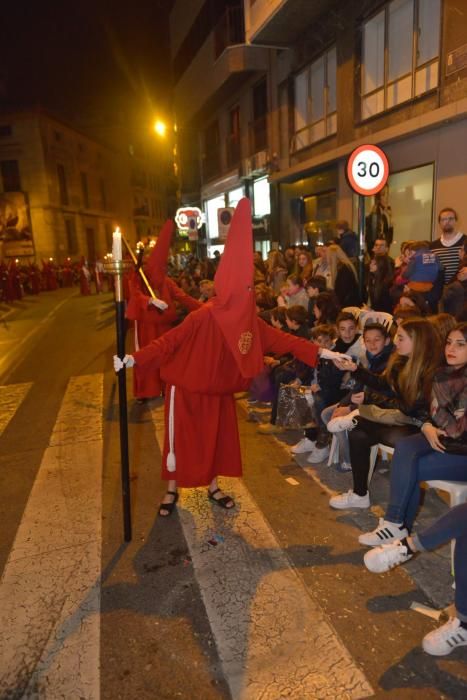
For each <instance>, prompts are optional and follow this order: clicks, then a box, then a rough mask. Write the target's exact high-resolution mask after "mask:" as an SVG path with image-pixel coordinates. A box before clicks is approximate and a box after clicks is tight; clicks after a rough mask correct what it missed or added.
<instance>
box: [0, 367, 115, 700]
mask: <svg viewBox="0 0 467 700" xmlns="http://www.w3.org/2000/svg"><path fill="white" fill-rule="evenodd" d="M102 410H103V375H102V374H94V375H87V376H81V377H72V378H71V379H70V382H69V384H68V388H67V391H66V393H65V396H64V399H63V402H62V405H61V408H60V412H59V415H58V417H57V421H56V424H55V428H54V430H53V433H52V436H51V440H50V445H49V447H48V448H47V449H46V451H45V453H44V456H43V459H42V462H41V466H40V469H39V472H38V475H37V477H36V481H35V483H34V486H33V488H32V490H31V493H30V496H29V500H28V503H27V505H26V509H25V511H24V515H23V518H22V520H21V523H20V526H19V528H18V532H17V535H16V539H15V542H14V544H13V547H12V550H11V552H10V556H9V558H8V562H7V564H6V567H5V570H4V573H3V576H2V579H1V582H0V630H1V634H0V660H1V661H0V696H1V697H10V696H11V697H18V698H20V697H34V698H36V697H37V698H39V697H40V698H42V697H44V698H50V699H51V700H52V698H53V699H54V700H55V698H66V700H79V699H86V700H98V698H99V693H100V688H99V644H100V626H99V612H100V566H101V509H102V506H101V503H102V497H101V496H102V452H103V450H102V446H103V442H102ZM11 693H13V694H11ZM10 694H11V695H10Z"/></svg>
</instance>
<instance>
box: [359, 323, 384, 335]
mask: <svg viewBox="0 0 467 700" xmlns="http://www.w3.org/2000/svg"><path fill="white" fill-rule="evenodd" d="M367 331H379V332H380V333H381V335H382V336H384V338H389V331H388V329H387V328H386V326H383V324H382V323H375V322H374V321H368V323H365V326H364V328H363V337H365V333H366V332H367Z"/></svg>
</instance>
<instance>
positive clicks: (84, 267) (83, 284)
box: [79, 257, 91, 297]
mask: <svg viewBox="0 0 467 700" xmlns="http://www.w3.org/2000/svg"><path fill="white" fill-rule="evenodd" d="M79 290H80V292H81V295H82V296H85V297H87V296H89V295H90V294H91V272H90V270H89V267H88V263H87V260H85V259H84V257H82V258H81V264H80V267H79Z"/></svg>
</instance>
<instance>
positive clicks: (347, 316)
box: [336, 311, 358, 327]
mask: <svg viewBox="0 0 467 700" xmlns="http://www.w3.org/2000/svg"><path fill="white" fill-rule="evenodd" d="M342 321H352V323H353V324H354V325H355V327H357V326H358V321H357V319H356V318H355V316H354V315H353V314H351V313H350V311H341V312H340V313H339V315H338V316H337V319H336V325H337V326H338V325H339V323H342Z"/></svg>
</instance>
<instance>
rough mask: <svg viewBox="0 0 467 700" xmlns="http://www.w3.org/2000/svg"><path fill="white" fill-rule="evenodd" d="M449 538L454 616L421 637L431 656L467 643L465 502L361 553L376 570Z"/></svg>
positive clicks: (389, 566)
mask: <svg viewBox="0 0 467 700" xmlns="http://www.w3.org/2000/svg"><path fill="white" fill-rule="evenodd" d="M452 539H455V540H456V548H455V553H454V572H455V577H456V597H455V604H456V616H455V617H453V618H451V619H450V620H448V622H446V624H444V625H442V626H441V627H439V628H438V629H436V630H433V632H430V633H429V634H427V635H426V636H425V637H424V639H423V642H422V646H423V648H424V650H425V651H426V652H427V653H428V654H433V655H434V656H445V655H447V654H450V653H451V651H453V650H454V649H457V647H460V646H467V503H463V504H462V505H460V506H456V507H455V508H452V509H451V510H450V511H448V512H447V513H446V514H445V515H443V516H442V517H441V518H439V519H438V520H436V522H434V523H433V524H432V525H430V527H428V528H427V529H426V530H424V531H423V532H420V533H418V535H414V536H413V537H406V538H403V539H402V540H401V541H398V542H394V543H392V544H383V545H382V546H381V547H376V548H375V549H372V550H370V551H369V552H367V553H366V554H365V557H364V562H365V566H366V567H367V569H369V571H372V572H373V573H376V574H380V573H383V572H384V571H389V569H393V568H394V567H395V566H398V565H399V564H404V563H405V562H406V561H409V559H411V558H412V557H413V556H414V554H415V553H417V552H423V551H427V550H432V549H436V547H440V546H441V545H442V544H446V543H447V542H449V541H450V540H452Z"/></svg>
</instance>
